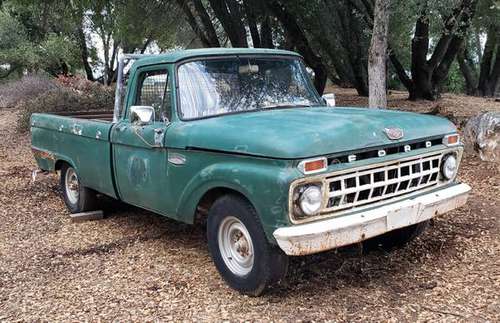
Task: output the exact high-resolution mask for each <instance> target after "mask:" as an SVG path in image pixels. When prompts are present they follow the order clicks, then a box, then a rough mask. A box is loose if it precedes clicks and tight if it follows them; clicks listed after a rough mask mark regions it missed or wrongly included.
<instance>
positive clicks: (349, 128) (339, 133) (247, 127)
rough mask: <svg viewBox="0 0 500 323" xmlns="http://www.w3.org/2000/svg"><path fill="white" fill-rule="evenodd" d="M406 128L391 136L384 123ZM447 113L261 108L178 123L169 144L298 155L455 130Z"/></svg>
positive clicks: (171, 130)
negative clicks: (402, 134)
mask: <svg viewBox="0 0 500 323" xmlns="http://www.w3.org/2000/svg"><path fill="white" fill-rule="evenodd" d="M391 127H397V128H401V129H403V131H404V137H403V138H401V139H400V140H390V139H389V138H388V137H387V136H386V134H385V133H384V128H391ZM455 131H456V129H455V126H454V125H453V124H452V123H451V122H450V121H448V120H447V119H444V118H440V117H435V116H430V115H423V114H417V113H411V112H402V111H394V110H382V109H365V108H338V107H337V108H328V107H311V108H294V109H278V110H267V111H256V112H248V113H240V114H232V115H225V116H219V117H213V118H207V119H199V120H193V121H187V122H180V123H176V124H173V125H172V126H171V128H169V130H168V131H167V146H169V147H175V148H195V149H205V150H214V151H223V152H228V153H242V154H249V155H255V156H263V157H272V158H282V159H299V158H307V157H312V156H320V155H326V154H333V153H339V152H345V151H350V150H359V149H363V148H367V147H374V146H383V145H388V144H393V143H397V142H406V141H411V140H417V139H421V138H427V137H432V136H437V135H444V134H448V133H453V132H455Z"/></svg>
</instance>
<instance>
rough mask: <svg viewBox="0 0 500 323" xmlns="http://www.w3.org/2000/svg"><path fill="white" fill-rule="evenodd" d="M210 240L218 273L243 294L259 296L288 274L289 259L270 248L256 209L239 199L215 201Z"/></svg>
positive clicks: (274, 248)
mask: <svg viewBox="0 0 500 323" xmlns="http://www.w3.org/2000/svg"><path fill="white" fill-rule="evenodd" d="M207 237H208V247H209V250H210V254H211V255H212V259H213V261H214V263H215V266H216V267H217V270H218V271H219V273H220V275H221V276H222V278H223V279H224V280H225V281H226V282H227V283H228V285H229V286H231V287H232V288H234V289H236V290H237V291H239V292H240V293H243V294H247V295H251V296H258V295H260V294H261V293H262V292H263V291H264V290H265V289H266V287H268V286H270V285H272V284H275V283H277V282H278V281H280V280H281V279H282V278H283V277H284V276H285V274H286V271H287V268H288V257H287V256H286V255H285V254H284V253H283V252H282V251H281V250H280V249H279V248H277V247H275V246H273V245H271V244H269V242H268V241H267V238H266V236H265V234H264V231H263V229H262V226H261V224H260V221H259V219H258V216H257V214H256V212H255V209H254V208H253V207H252V205H250V203H248V201H246V200H245V199H243V198H241V197H239V196H235V195H226V196H223V197H221V198H219V199H218V200H217V201H215V203H214V204H213V205H212V207H211V208H210V211H209V216H208V221H207Z"/></svg>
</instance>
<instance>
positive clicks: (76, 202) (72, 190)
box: [60, 164, 97, 213]
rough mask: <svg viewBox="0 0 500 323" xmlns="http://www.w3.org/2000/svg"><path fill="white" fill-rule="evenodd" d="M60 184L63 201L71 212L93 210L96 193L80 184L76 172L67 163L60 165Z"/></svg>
mask: <svg viewBox="0 0 500 323" xmlns="http://www.w3.org/2000/svg"><path fill="white" fill-rule="evenodd" d="M60 186H61V190H62V192H63V198H64V203H66V206H67V207H68V209H69V211H70V212H71V213H78V212H85V211H91V210H95V208H96V200H97V198H96V193H95V192H94V191H93V190H91V189H90V188H87V187H84V186H83V185H81V183H80V178H79V177H78V173H77V172H76V170H75V169H74V168H73V167H71V166H69V165H68V164H64V165H63V166H62V167H61V178H60Z"/></svg>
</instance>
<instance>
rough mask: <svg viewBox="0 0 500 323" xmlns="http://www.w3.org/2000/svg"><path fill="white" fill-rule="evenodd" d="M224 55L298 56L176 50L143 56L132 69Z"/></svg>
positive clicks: (278, 52) (283, 52)
mask: <svg viewBox="0 0 500 323" xmlns="http://www.w3.org/2000/svg"><path fill="white" fill-rule="evenodd" d="M224 55H284V56H297V57H300V55H299V54H297V53H295V52H291V51H288V50H282V49H267V48H200V49H185V50H178V51H174V52H170V53H165V54H156V55H145V56H144V57H141V58H139V59H137V60H136V61H135V62H134V64H133V68H137V67H140V66H145V65H152V64H166V63H176V62H179V61H182V60H185V59H190V58H196V57H205V56H224Z"/></svg>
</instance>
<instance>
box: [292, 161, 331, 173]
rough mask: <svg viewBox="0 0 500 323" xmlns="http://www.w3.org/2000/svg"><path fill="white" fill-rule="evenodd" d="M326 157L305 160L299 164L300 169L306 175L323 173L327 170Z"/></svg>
mask: <svg viewBox="0 0 500 323" xmlns="http://www.w3.org/2000/svg"><path fill="white" fill-rule="evenodd" d="M327 166H328V165H327V161H326V158H325V157H321V158H315V159H308V160H303V161H301V162H300V164H299V166H298V167H299V169H300V171H301V172H302V173H304V174H314V173H318V172H322V171H324V170H325V169H326V168H327Z"/></svg>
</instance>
